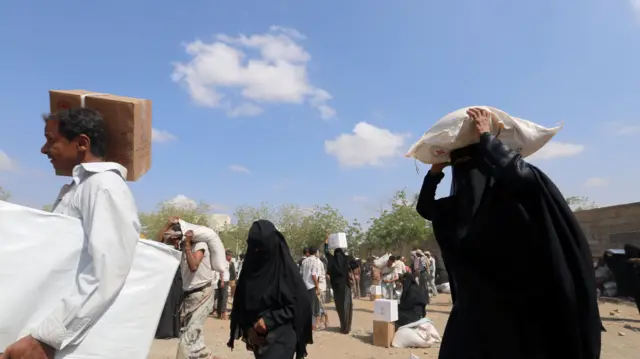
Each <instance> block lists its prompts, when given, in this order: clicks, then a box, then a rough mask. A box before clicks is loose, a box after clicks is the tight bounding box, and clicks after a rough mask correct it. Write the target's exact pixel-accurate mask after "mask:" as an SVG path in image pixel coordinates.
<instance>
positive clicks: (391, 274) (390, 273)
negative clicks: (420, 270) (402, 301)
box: [381, 256, 398, 299]
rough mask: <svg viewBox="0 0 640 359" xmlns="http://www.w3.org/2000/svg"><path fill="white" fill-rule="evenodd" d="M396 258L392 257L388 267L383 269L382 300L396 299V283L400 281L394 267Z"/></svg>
mask: <svg viewBox="0 0 640 359" xmlns="http://www.w3.org/2000/svg"><path fill="white" fill-rule="evenodd" d="M395 261H396V258H395V257H394V256H390V257H389V260H388V261H387V266H386V267H384V268H383V269H382V275H381V277H382V278H381V279H382V298H383V299H395V298H396V295H395V290H394V289H395V283H396V281H397V280H398V272H397V271H396V269H395V268H394V266H393V263H395Z"/></svg>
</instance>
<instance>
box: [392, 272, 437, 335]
mask: <svg viewBox="0 0 640 359" xmlns="http://www.w3.org/2000/svg"><path fill="white" fill-rule="evenodd" d="M428 303H429V294H428V293H427V292H426V291H425V290H424V288H422V287H420V286H419V285H418V283H416V280H415V278H414V277H413V276H412V275H411V273H405V274H404V275H403V276H402V295H401V296H400V303H398V320H397V321H396V330H397V329H398V328H400V327H402V326H404V325H407V324H411V323H414V322H417V321H418V320H420V319H422V318H424V317H425V316H426V315H427V310H426V306H427V304H428Z"/></svg>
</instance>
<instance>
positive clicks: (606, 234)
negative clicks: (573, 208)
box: [575, 202, 640, 257]
mask: <svg viewBox="0 0 640 359" xmlns="http://www.w3.org/2000/svg"><path fill="white" fill-rule="evenodd" d="M575 214H576V218H577V219H578V221H579V222H580V225H581V226H582V230H583V231H584V234H585V236H586V237H587V239H588V240H589V246H590V247H591V254H592V255H593V256H594V257H600V256H602V252H604V251H605V250H607V249H611V248H624V245H625V244H626V243H630V244H634V245H636V246H640V202H636V203H628V204H621V205H617V206H610V207H602V208H595V209H589V210H585V211H577V212H575Z"/></svg>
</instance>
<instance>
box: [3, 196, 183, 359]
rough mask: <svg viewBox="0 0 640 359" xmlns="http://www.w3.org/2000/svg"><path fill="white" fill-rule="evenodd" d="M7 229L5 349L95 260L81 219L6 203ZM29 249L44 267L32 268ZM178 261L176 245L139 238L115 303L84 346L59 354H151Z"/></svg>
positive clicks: (116, 358) (85, 358) (142, 358)
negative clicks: (86, 247) (81, 268)
mask: <svg viewBox="0 0 640 359" xmlns="http://www.w3.org/2000/svg"><path fill="white" fill-rule="evenodd" d="M0 231H2V233H3V235H2V237H1V238H0V246H1V248H2V250H1V251H0V287H1V288H2V293H3V294H2V295H3V299H2V304H3V305H2V306H0V352H1V351H3V350H4V348H6V347H7V346H8V345H10V344H12V343H13V342H15V341H16V340H17V339H19V338H21V337H23V336H25V335H27V334H29V333H30V332H31V329H32V328H33V327H34V326H36V325H38V324H39V323H40V322H41V321H42V320H43V319H44V318H45V317H46V316H47V315H48V314H49V313H51V311H53V309H54V308H55V307H56V306H57V305H58V304H59V301H58V300H56V298H63V297H64V296H65V295H67V294H68V293H69V292H70V288H72V286H73V285H75V277H76V273H77V268H78V267H79V266H81V265H83V263H86V261H88V260H90V258H89V256H88V254H87V252H86V251H83V245H84V234H83V231H82V227H81V224H80V221H79V220H77V219H75V218H71V217H67V216H63V215H60V214H54V213H48V212H43V211H39V210H35V209H31V208H27V207H22V206H18V205H14V204H9V203H6V202H0ZM25 253H28V255H29V261H33V263H38V265H37V266H25V265H24V258H25V257H24V254H25ZM179 263H180V253H179V252H177V251H175V250H173V249H171V248H170V247H169V246H166V245H163V244H160V243H157V242H153V241H149V240H145V239H141V240H139V241H138V245H137V247H136V256H135V259H134V262H133V266H132V268H131V272H130V273H129V276H128V277H127V280H126V281H125V285H124V287H123V288H122V291H121V292H120V294H119V295H118V297H117V298H116V300H115V301H114V302H113V304H112V305H111V306H110V307H109V309H107V311H106V312H105V313H104V314H103V316H102V317H101V318H100V320H99V321H98V322H97V323H96V324H95V325H94V326H93V327H92V328H91V329H90V330H89V332H88V333H87V335H86V336H85V338H84V339H83V341H82V342H81V343H80V345H78V346H69V347H66V348H65V349H64V350H62V351H61V352H59V353H57V354H56V359H122V358H127V359H146V358H147V356H148V354H149V350H150V348H151V344H152V342H153V338H154V335H155V332H156V329H157V326H158V321H159V320H160V315H161V313H162V309H163V307H164V303H165V299H166V298H167V295H168V293H169V289H170V287H171V284H172V282H173V277H174V275H175V272H176V270H177V268H178V265H179ZM18 303H19V304H18Z"/></svg>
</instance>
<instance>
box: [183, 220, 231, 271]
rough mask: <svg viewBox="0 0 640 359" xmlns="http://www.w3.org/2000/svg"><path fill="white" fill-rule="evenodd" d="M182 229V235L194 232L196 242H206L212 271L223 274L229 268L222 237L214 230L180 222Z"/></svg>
mask: <svg viewBox="0 0 640 359" xmlns="http://www.w3.org/2000/svg"><path fill="white" fill-rule="evenodd" d="M180 228H181V229H182V233H186V232H187V231H189V230H191V231H193V241H194V242H206V243H207V246H208V247H209V254H210V255H209V258H211V269H212V270H214V271H218V272H222V271H224V270H225V268H226V267H227V258H226V255H225V253H224V252H225V249H224V244H222V240H220V236H218V233H216V231H214V230H213V229H211V228H209V227H205V226H199V225H197V224H192V223H189V222H185V221H183V220H180Z"/></svg>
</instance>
